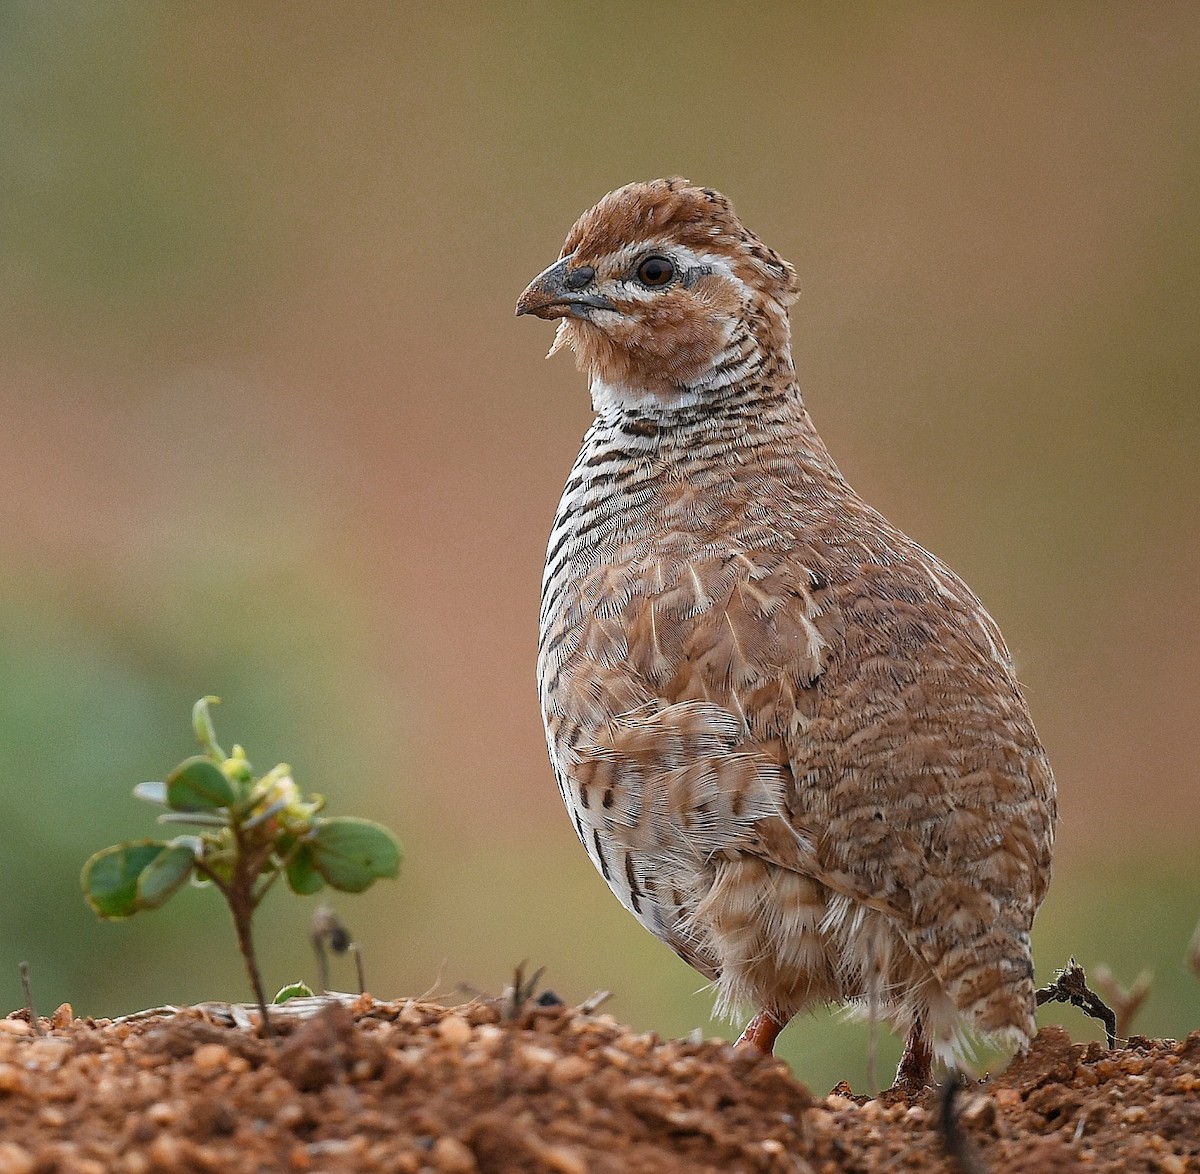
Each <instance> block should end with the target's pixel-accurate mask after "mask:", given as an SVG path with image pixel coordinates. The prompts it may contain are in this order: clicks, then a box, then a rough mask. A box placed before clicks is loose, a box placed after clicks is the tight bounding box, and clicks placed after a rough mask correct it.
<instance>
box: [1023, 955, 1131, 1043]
mask: <svg viewBox="0 0 1200 1174" xmlns="http://www.w3.org/2000/svg"><path fill="white" fill-rule="evenodd" d="M1034 995H1035V997H1036V998H1037V1005H1038V1006H1039V1007H1040V1006H1041V1005H1042V1004H1043V1003H1070V1004H1071V1006H1072V1007H1078V1008H1079V1009H1080V1010H1081V1011H1082V1012H1083V1013H1084V1014H1085V1015H1087V1016H1090V1017H1091V1018H1092V1019H1099V1020H1100V1021H1101V1022H1102V1023H1103V1024H1104V1033H1105V1035H1106V1036H1107V1037H1108V1046H1109V1047H1110V1048H1115V1047H1116V1046H1117V1017H1116V1015H1114V1014H1113V1010H1112V1008H1111V1007H1109V1006H1108V1004H1107V1003H1105V1002H1104V1000H1103V999H1102V998H1100V996H1099V995H1098V994H1096V992H1095V991H1093V990H1092V989H1091V988H1090V987H1089V986H1088V984H1087V975H1085V974H1084V973H1083V967H1082V966H1080V965H1079V963H1078V962H1076V961H1075V959H1074V958H1070V959H1068V961H1067V964H1066V966H1064V967H1063V968H1062V970H1056V971H1055V972H1054V981H1053V982H1052V983H1050V984H1049V985H1048V986H1044V987H1042V988H1041V989H1040V990H1037V991H1035V992H1034Z"/></svg>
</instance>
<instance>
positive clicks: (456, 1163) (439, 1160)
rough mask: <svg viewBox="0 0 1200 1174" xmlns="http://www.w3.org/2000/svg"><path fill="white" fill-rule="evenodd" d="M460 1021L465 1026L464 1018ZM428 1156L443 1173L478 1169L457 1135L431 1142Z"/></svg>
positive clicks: (471, 1173) (467, 1173)
mask: <svg viewBox="0 0 1200 1174" xmlns="http://www.w3.org/2000/svg"><path fill="white" fill-rule="evenodd" d="M443 1022H445V1020H443ZM462 1022H463V1024H464V1026H466V1020H463V1021H462ZM468 1030H470V1028H469V1027H468ZM429 1156H430V1158H432V1159H433V1164H434V1165H435V1166H436V1167H437V1168H438V1169H439V1170H442V1171H444V1172H445V1174H474V1171H475V1170H477V1169H478V1166H477V1165H476V1164H475V1155H474V1154H473V1153H471V1151H470V1150H469V1149H467V1147H466V1146H465V1145H463V1143H462V1142H461V1141H459V1140H458V1138H457V1137H439V1138H438V1139H437V1141H435V1142H434V1143H433V1149H432V1150H430V1152H429Z"/></svg>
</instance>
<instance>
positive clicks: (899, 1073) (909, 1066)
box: [896, 1019, 933, 1096]
mask: <svg viewBox="0 0 1200 1174" xmlns="http://www.w3.org/2000/svg"><path fill="white" fill-rule="evenodd" d="M932 1083H933V1049H932V1048H931V1047H930V1046H929V1040H928V1039H927V1038H926V1036H925V1025H924V1024H923V1023H922V1022H921V1021H920V1019H914V1020H913V1025H912V1030H911V1031H909V1033H908V1040H907V1041H906V1043H905V1045H904V1054H903V1055H902V1056H901V1057H900V1067H899V1068H897V1069H896V1087H897V1088H898V1089H900V1091H901V1092H905V1093H908V1094H909V1095H910V1096H912V1095H914V1094H916V1093H919V1092H920V1091H921V1090H922V1089H923V1088H927V1087H928V1086H929V1085H931V1084H932Z"/></svg>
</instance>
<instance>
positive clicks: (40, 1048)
mask: <svg viewBox="0 0 1200 1174" xmlns="http://www.w3.org/2000/svg"><path fill="white" fill-rule="evenodd" d="M70 1050H71V1044H70V1042H69V1041H68V1040H65V1039H50V1038H46V1039H36V1040H34V1041H33V1043H31V1044H30V1045H29V1047H28V1048H27V1049H26V1052H25V1056H26V1064H27V1065H28V1066H30V1067H37V1068H40V1069H42V1070H43V1071H53V1070H54V1069H56V1068H58V1067H60V1066H61V1065H62V1062H63V1060H65V1059H66V1058H67V1053H68V1052H70Z"/></svg>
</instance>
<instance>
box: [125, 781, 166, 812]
mask: <svg viewBox="0 0 1200 1174" xmlns="http://www.w3.org/2000/svg"><path fill="white" fill-rule="evenodd" d="M133 797H134V798H135V799H145V800H146V802H147V803H157V804H158V805H159V806H160V807H165V806H166V805H167V784H166V783H138V785H137V786H136V787H134V788H133Z"/></svg>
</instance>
